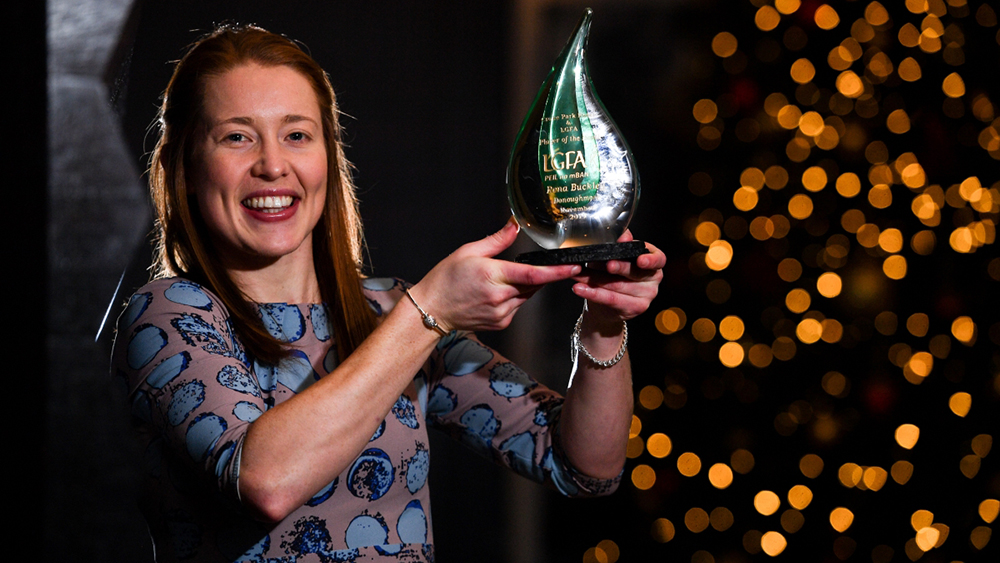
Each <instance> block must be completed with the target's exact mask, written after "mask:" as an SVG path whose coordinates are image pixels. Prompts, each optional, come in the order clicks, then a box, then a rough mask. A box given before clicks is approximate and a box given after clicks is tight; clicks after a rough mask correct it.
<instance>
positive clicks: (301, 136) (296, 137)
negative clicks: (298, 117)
mask: <svg viewBox="0 0 1000 563" xmlns="http://www.w3.org/2000/svg"><path fill="white" fill-rule="evenodd" d="M306 139H307V137H306V134H305V133H303V132H301V131H296V132H294V133H291V134H289V135H288V140H289V141H293V142H300V141H305V140H306Z"/></svg>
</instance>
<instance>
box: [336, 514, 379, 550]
mask: <svg viewBox="0 0 1000 563" xmlns="http://www.w3.org/2000/svg"><path fill="white" fill-rule="evenodd" d="M344 541H345V542H347V547H349V548H352V549H356V548H359V547H368V546H370V545H385V544H386V542H388V541H389V526H386V525H385V520H382V516H381V515H378V514H376V515H375V516H371V515H368V514H362V515H360V516H355V517H354V519H353V520H351V523H350V524H348V526H347V530H346V531H345V532H344Z"/></svg>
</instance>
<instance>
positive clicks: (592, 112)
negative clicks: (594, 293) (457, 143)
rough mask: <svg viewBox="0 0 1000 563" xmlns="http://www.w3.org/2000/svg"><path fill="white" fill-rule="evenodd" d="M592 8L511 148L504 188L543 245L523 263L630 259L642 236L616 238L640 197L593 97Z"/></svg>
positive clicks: (617, 139) (630, 164)
mask: <svg viewBox="0 0 1000 563" xmlns="http://www.w3.org/2000/svg"><path fill="white" fill-rule="evenodd" d="M591 15H592V11H591V10H590V8H587V9H586V10H585V11H584V14H583V17H582V18H581V19H580V23H578V24H577V26H576V31H574V32H573V36H572V37H571V38H570V40H569V42H568V43H566V46H565V47H564V48H563V50H562V53H561V54H560V55H559V58H557V59H556V62H555V65H553V67H552V70H551V71H550V72H549V75H548V77H547V78H546V79H545V82H543V83H542V87H541V88H540V89H539V90H538V95H537V96H536V97H535V101H534V102H533V103H532V104H531V109H530V110H529V111H528V115H527V117H526V118H525V119H524V123H523V124H522V125H521V130H520V131H519V132H518V134H517V139H516V140H515V141H514V148H513V149H512V150H511V155H510V165H509V166H508V168H507V196H508V198H509V200H510V208H511V212H513V214H514V218H515V219H517V222H518V224H519V225H520V226H521V228H522V229H523V230H524V231H525V232H526V233H528V236H530V237H531V239H532V240H534V241H535V242H536V243H537V244H538V245H539V246H541V247H542V248H545V249H547V250H542V251H538V252H528V253H525V254H520V255H518V256H517V257H516V258H515V260H516V261H517V262H523V263H528V264H569V263H584V262H598V261H605V260H631V259H634V258H636V257H637V256H639V255H640V254H645V253H646V252H648V251H647V250H646V245H645V243H643V242H641V241H631V242H626V243H618V242H616V241H617V240H618V237H620V236H621V234H622V233H624V232H625V229H626V227H628V223H629V221H630V220H631V218H632V213H633V212H634V211H635V206H636V202H637V201H638V200H639V173H638V171H637V170H636V167H635V161H634V159H633V157H632V151H630V150H629V148H628V145H627V144H626V143H625V138H624V137H622V135H621V133H620V132H619V131H618V127H617V126H616V125H615V123H614V122H613V121H612V120H611V116H610V115H608V112H607V110H606V109H605V108H604V104H602V103H601V100H600V99H598V97H597V93H596V92H595V91H594V85H593V84H592V83H591V81H590V74H589V72H588V69H587V59H586V51H587V38H588V35H589V33H590V20H591Z"/></svg>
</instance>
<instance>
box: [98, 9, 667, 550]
mask: <svg viewBox="0 0 1000 563" xmlns="http://www.w3.org/2000/svg"><path fill="white" fill-rule="evenodd" d="M349 170H350V167H349V164H348V163H347V161H346V160H345V159H344V154H343V149H342V146H341V141H340V129H339V125H338V123H337V113H336V104H335V100H334V97H333V91H332V89H331V88H330V84H329V81H328V80H327V77H326V75H325V74H324V73H323V71H322V70H321V69H320V68H319V67H318V66H317V65H316V63H315V62H314V61H313V60H312V59H311V58H310V57H309V56H308V55H306V54H305V53H304V52H302V51H301V50H300V49H299V48H298V47H297V46H296V45H295V44H294V43H293V42H292V41H290V40H288V39H286V38H284V37H281V36H278V35H275V34H272V33H269V32H266V31H264V30H261V29H259V28H254V27H224V28H221V29H219V30H217V31H215V32H214V33H212V34H210V35H209V36H207V37H206V38H204V39H202V40H201V41H199V42H198V43H196V44H195V45H194V46H193V47H192V48H191V50H190V51H189V52H188V54H187V55H186V56H185V57H184V58H183V59H182V60H181V61H180V62H179V63H178V65H177V67H176V69H175V71H174V75H173V78H172V79H171V81H170V84H169V85H168V87H167V91H166V93H165V94H164V102H163V107H162V110H161V120H160V139H159V141H158V143H157V146H156V149H155V151H154V153H153V155H152V159H151V164H150V189H151V194H152V196H153V200H154V202H155V204H156V208H157V214H158V221H157V227H158V230H157V236H158V249H159V253H158V263H157V264H156V269H155V272H154V279H153V281H151V282H150V283H149V284H147V285H145V286H144V287H142V288H140V289H139V291H138V292H136V294H135V295H133V296H132V298H131V299H130V300H129V303H128V305H127V307H126V308H125V310H124V312H123V313H122V314H121V316H120V318H119V320H118V335H117V338H116V341H115V351H114V358H113V373H115V374H117V375H119V376H120V377H122V378H123V379H124V382H125V385H126V386H127V388H128V389H129V393H130V400H131V406H132V414H133V415H134V417H135V422H136V429H137V433H138V436H139V438H140V440H141V441H142V443H143V444H144V446H145V447H146V451H147V459H148V460H150V462H151V463H150V467H149V475H148V479H147V485H148V494H147V496H146V498H145V499H144V502H143V511H144V514H145V516H146V519H147V521H148V523H149V529H150V533H151V535H152V536H153V541H154V544H155V546H156V556H157V558H158V560H160V561H175V560H186V561H265V560H268V561H270V560H283V561H285V560H294V561H297V562H299V563H308V562H318V561H344V562H346V561H386V560H393V561H415V562H417V561H432V560H433V558H434V548H433V531H432V529H431V525H430V513H429V511H430V495H429V491H428V487H427V472H428V467H429V459H430V458H429V452H428V450H427V443H428V438H427V427H429V426H430V427H437V428H439V429H441V430H443V431H444V432H446V433H448V434H450V435H452V436H453V437H455V438H456V439H458V440H459V441H461V442H462V443H464V444H466V445H468V446H469V447H470V448H472V449H473V450H475V451H477V452H480V453H482V454H483V455H485V456H487V457H489V458H491V459H494V460H495V461H497V462H498V463H500V464H502V465H505V466H507V467H509V468H511V469H512V470H514V471H516V472H518V473H520V474H522V475H524V476H526V477H529V478H531V479H533V480H535V481H538V482H542V483H545V484H547V485H548V486H550V487H552V488H555V489H557V490H558V491H560V492H562V493H563V494H565V495H570V496H586V495H594V494H607V493H610V492H611V491H613V490H614V489H615V488H616V487H617V484H618V482H619V480H620V476H621V471H622V467H623V464H624V461H625V445H626V441H627V439H628V430H629V426H630V423H631V408H632V389H631V373H630V368H629V360H628V356H627V354H623V353H619V354H618V356H615V354H616V352H618V351H619V350H620V349H623V345H622V342H623V338H624V334H626V333H625V332H624V330H625V327H624V321H625V320H627V319H630V318H632V317H634V316H636V315H638V314H640V313H642V312H643V311H645V309H646V308H647V307H648V306H649V302H650V300H652V298H653V297H654V296H655V295H656V291H657V285H658V283H659V281H660V278H661V275H662V274H661V268H662V266H663V263H664V261H665V258H664V256H663V253H662V252H660V251H659V250H657V249H656V248H654V247H652V246H649V248H650V251H651V252H650V253H649V254H646V255H643V256H641V257H639V258H638V259H637V261H636V262H635V263H624V262H614V261H612V262H608V263H607V264H604V265H601V267H599V268H595V269H588V270H586V271H584V270H583V269H582V268H581V267H580V266H577V265H566V266H544V267H543V266H530V265H527V264H514V263H509V262H504V261H500V260H496V259H494V256H496V255H497V254H498V253H500V252H501V251H503V250H504V249H506V248H507V247H509V246H510V245H511V244H512V243H513V242H514V239H515V237H516V235H517V226H516V224H515V223H514V222H512V221H511V222H508V224H507V225H506V226H505V227H504V228H503V229H501V230H500V231H499V232H498V233H496V234H494V235H491V236H489V237H486V238H485V239H482V240H479V241H476V242H472V243H469V244H466V245H464V246H462V247H460V248H458V249H457V250H456V251H455V252H453V253H452V254H451V255H450V256H448V257H447V258H446V259H444V260H443V261H441V262H440V263H439V264H437V265H436V266H435V267H434V268H433V269H432V270H431V271H430V272H428V273H427V274H426V276H424V278H423V279H422V280H421V281H420V282H419V283H418V284H416V285H414V286H409V285H408V284H406V283H404V282H401V281H400V280H395V279H371V278H364V277H363V276H362V275H361V273H360V268H361V261H360V248H361V230H360V224H359V221H358V219H357V209H356V200H355V196H354V187H353V184H352V182H351V177H350V174H349ZM630 238H631V234H630V233H628V232H626V233H625V234H624V235H623V239H625V240H628V239H630ZM570 278H572V279H574V280H576V283H575V284H574V285H573V291H574V293H576V294H577V295H578V296H580V297H584V298H586V299H588V300H589V302H590V306H589V312H587V313H586V315H585V316H584V317H583V318H582V320H581V321H580V322H579V325H578V326H579V327H580V340H581V342H582V344H583V345H584V346H586V348H587V349H588V350H590V351H591V353H592V354H596V355H597V356H598V357H602V358H607V357H612V356H615V358H616V359H615V360H614V361H610V362H608V361H600V362H598V361H593V362H586V361H584V362H583V363H582V365H581V366H580V367H579V370H578V372H577V375H576V380H575V381H576V384H575V385H574V386H573V388H572V389H571V390H570V391H569V392H568V393H567V396H566V397H565V399H564V398H563V397H561V396H559V395H558V394H557V393H555V392H553V391H551V390H549V389H546V388H544V387H543V386H541V385H539V384H538V383H537V382H536V381H535V380H534V379H532V378H531V377H530V376H528V374H526V373H525V372H524V371H523V370H521V369H520V368H518V367H517V366H515V365H514V364H512V363H511V362H509V361H507V360H506V359H504V358H503V357H502V356H501V355H500V354H498V353H496V352H495V351H493V350H491V349H489V348H488V347H486V346H484V345H483V344H482V343H481V342H479V340H478V339H477V338H476V337H475V335H474V334H473V332H472V331H475V330H499V329H502V328H505V327H506V326H507V325H508V324H509V323H510V321H511V318H512V317H513V315H514V314H515V313H516V312H517V310H518V308H519V307H520V306H521V305H522V304H523V303H524V302H525V301H526V300H527V299H528V298H529V297H530V296H531V295H532V294H533V293H534V292H536V291H537V290H538V289H540V288H541V287H542V286H544V285H546V284H548V283H550V282H553V281H558V280H564V279H570ZM399 303H402V305H399V306H397V305H398V304H399ZM411 304H412V305H413V306H411ZM587 310H588V309H585V311H587ZM432 315H433V316H432Z"/></svg>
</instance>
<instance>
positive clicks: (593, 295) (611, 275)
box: [573, 230, 667, 329]
mask: <svg viewBox="0 0 1000 563" xmlns="http://www.w3.org/2000/svg"><path fill="white" fill-rule="evenodd" d="M631 240H632V233H631V232H629V231H628V230H626V231H625V233H623V234H622V236H621V237H619V238H618V242H629V241H631ZM646 248H647V249H648V250H649V254H643V255H641V256H639V257H638V258H636V260H635V262H625V261H622V260H609V261H607V262H604V263H598V264H595V266H597V268H587V269H584V271H583V272H582V273H581V274H580V275H578V276H575V277H574V278H573V279H574V280H576V282H577V283H576V284H574V285H573V293H575V294H577V295H578V296H580V297H582V298H584V299H586V300H587V301H588V308H589V310H590V315H593V316H594V320H595V321H599V322H601V324H604V323H607V325H606V326H608V328H612V327H614V328H616V329H618V328H620V327H621V321H627V320H629V319H632V318H634V317H636V316H638V315H640V314H641V313H643V312H644V311H645V310H646V309H648V308H649V304H650V303H651V302H652V301H653V298H654V297H656V294H657V291H658V287H659V285H660V280H661V279H663V266H664V265H665V264H666V263H667V257H666V255H664V254H663V252H662V251H660V249H659V248H656V247H655V246H653V245H652V244H650V243H648V242H647V243H646Z"/></svg>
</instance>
